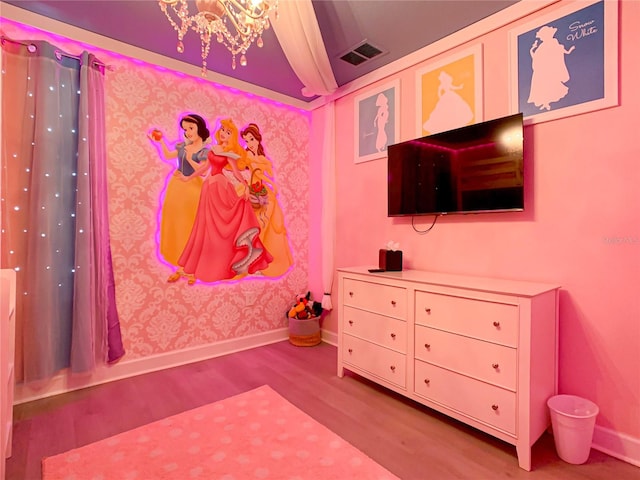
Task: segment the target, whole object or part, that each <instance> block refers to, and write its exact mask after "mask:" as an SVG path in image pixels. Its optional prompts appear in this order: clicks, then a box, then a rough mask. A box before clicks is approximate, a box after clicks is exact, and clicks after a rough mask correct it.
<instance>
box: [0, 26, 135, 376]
mask: <svg viewBox="0 0 640 480" xmlns="http://www.w3.org/2000/svg"><path fill="white" fill-rule="evenodd" d="M2 48H3V57H2V69H3V78H2V118H3V123H2V198H3V201H2V243H1V252H2V258H1V265H2V268H13V269H15V270H16V271H17V277H18V278H17V283H18V290H17V291H18V292H19V293H18V301H17V304H16V309H17V312H16V313H17V317H16V330H17V332H16V333H17V341H19V342H20V343H19V344H18V345H17V347H18V348H17V352H19V353H21V356H20V358H19V359H17V364H18V366H19V367H21V368H19V369H18V374H19V375H20V374H21V377H22V378H21V379H22V380H24V381H33V380H42V379H47V378H50V377H52V376H54V375H55V374H57V373H58V372H59V371H60V370H62V369H65V368H69V369H70V371H71V372H73V373H86V372H90V371H92V370H93V369H94V368H95V366H96V364H97V363H102V362H109V361H116V360H117V359H119V358H120V357H122V355H124V349H123V347H122V339H121V336H120V326H119V321H118V316H117V310H116V307H115V288H114V281H113V269H112V267H111V254H110V250H109V229H108V210H107V205H108V204H107V196H106V195H107V185H106V153H105V152H106V148H105V135H104V129H105V125H104V118H105V114H104V70H103V69H104V67H103V65H102V64H101V63H100V62H99V61H98V60H97V59H96V58H95V57H94V56H93V55H91V54H89V53H87V52H84V53H83V54H82V55H81V56H79V57H74V56H71V55H68V54H66V53H64V52H61V51H60V50H58V49H57V48H56V47H55V46H53V45H51V44H49V43H47V42H41V41H36V42H28V41H19V42H18V41H14V40H11V39H8V38H2Z"/></svg>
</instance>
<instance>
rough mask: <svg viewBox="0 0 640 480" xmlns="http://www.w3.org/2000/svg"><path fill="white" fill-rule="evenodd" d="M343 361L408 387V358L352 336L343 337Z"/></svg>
mask: <svg viewBox="0 0 640 480" xmlns="http://www.w3.org/2000/svg"><path fill="white" fill-rule="evenodd" d="M342 346H343V353H342V361H343V362H344V363H345V364H346V365H353V366H355V367H358V368H360V369H362V370H365V371H367V372H369V373H372V374H373V375H375V376H377V377H380V378H382V379H384V380H386V381H387V382H390V383H393V384H394V385H398V386H400V387H402V388H406V386H407V375H406V372H407V367H406V360H407V357H406V356H405V355H403V354H401V353H398V352H394V351H393V350H389V349H388V348H384V347H381V346H380V345H376V344H373V343H369V342H366V341H364V340H362V339H360V338H357V337H352V336H351V335H343V336H342Z"/></svg>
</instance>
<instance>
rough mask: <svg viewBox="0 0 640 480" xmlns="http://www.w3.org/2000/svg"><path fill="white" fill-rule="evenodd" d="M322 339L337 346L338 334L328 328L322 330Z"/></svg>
mask: <svg viewBox="0 0 640 480" xmlns="http://www.w3.org/2000/svg"><path fill="white" fill-rule="evenodd" d="M322 341H323V342H324V343H328V344H329V345H333V346H334V347H337V346H338V334H337V333H335V332H331V331H329V330H322Z"/></svg>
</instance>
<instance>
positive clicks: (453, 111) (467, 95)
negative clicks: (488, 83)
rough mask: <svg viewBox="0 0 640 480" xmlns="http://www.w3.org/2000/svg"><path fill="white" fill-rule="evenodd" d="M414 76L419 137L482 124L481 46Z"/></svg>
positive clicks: (458, 54) (425, 68) (427, 67)
mask: <svg viewBox="0 0 640 480" xmlns="http://www.w3.org/2000/svg"><path fill="white" fill-rule="evenodd" d="M416 75H417V78H416V88H417V96H418V99H419V100H418V108H417V109H416V120H417V123H416V127H417V133H418V135H419V136H423V135H433V134H434V133H439V132H444V131H447V130H453V129H456V128H460V127H464V126H466V125H471V124H473V123H475V122H479V121H481V120H482V96H483V95H482V45H474V46H473V47H470V48H467V49H466V50H462V51H460V52H458V53H457V54H455V55H452V56H450V57H446V58H444V59H442V60H441V61H439V62H435V63H433V64H429V65H427V66H425V67H424V68H422V69H420V70H418V71H417V72H416Z"/></svg>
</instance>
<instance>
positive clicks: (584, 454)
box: [547, 395, 599, 465]
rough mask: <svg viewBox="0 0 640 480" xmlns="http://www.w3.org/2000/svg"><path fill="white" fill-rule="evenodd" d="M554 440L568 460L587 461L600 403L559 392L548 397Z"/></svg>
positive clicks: (557, 448) (573, 461)
mask: <svg viewBox="0 0 640 480" xmlns="http://www.w3.org/2000/svg"><path fill="white" fill-rule="evenodd" d="M547 405H548V406H549V412H550V414H551V427H552V428H553V441H554V442H555V444H556V452H558V456H559V457H560V458H561V459H562V460H564V461H565V462H567V463H572V464H574V465H579V464H582V463H584V462H586V461H587V459H588V458H589V452H590V451H591V441H592V440H593V428H594V427H595V424H596V417H597V415H598V412H599V409H598V406H597V405H596V404H595V403H593V402H591V401H589V400H586V399H584V398H580V397H576V396H574V395H556V396H553V397H551V398H550V399H549V400H547Z"/></svg>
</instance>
